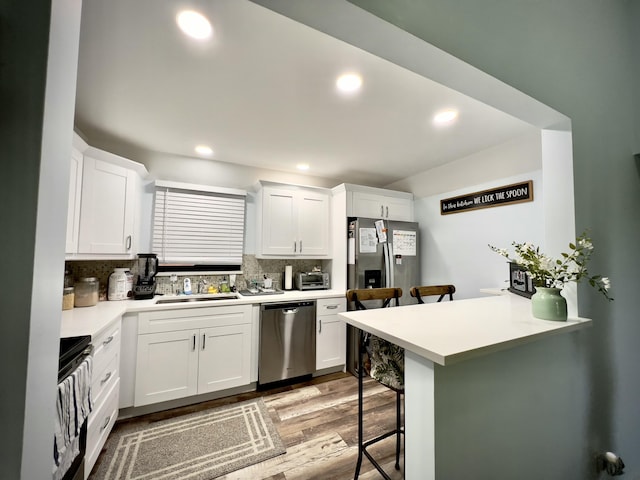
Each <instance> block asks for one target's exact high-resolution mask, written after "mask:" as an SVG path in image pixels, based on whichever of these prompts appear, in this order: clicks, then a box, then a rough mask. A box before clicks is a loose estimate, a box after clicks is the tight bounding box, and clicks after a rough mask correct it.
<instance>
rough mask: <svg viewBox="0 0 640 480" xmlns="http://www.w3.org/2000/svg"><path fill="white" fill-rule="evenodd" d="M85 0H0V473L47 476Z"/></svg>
mask: <svg viewBox="0 0 640 480" xmlns="http://www.w3.org/2000/svg"><path fill="white" fill-rule="evenodd" d="M80 7H81V0H56V1H55V2H50V0H34V1H29V2H22V1H9V2H1V3H0V46H1V47H0V48H1V55H0V58H2V61H1V62H0V105H1V106H0V112H1V113H0V121H1V122H2V124H1V126H0V159H1V161H2V177H1V178H2V188H1V189H0V192H1V193H0V199H1V200H2V208H0V225H2V230H3V233H2V236H0V249H1V250H2V252H3V254H4V255H3V258H2V269H3V275H0V305H1V306H0V309H1V310H0V311H1V315H0V325H1V326H0V352H1V353H0V361H1V362H2V363H1V365H2V367H3V386H2V395H1V396H0V398H1V399H2V400H1V403H0V405H1V409H0V412H1V415H2V416H1V418H0V424H1V425H2V429H3V435H2V448H1V449H0V452H1V453H0V478H3V479H5V478H6V479H18V478H21V479H41V478H51V471H52V467H53V430H54V428H53V427H54V411H55V391H56V389H55V387H56V383H57V381H56V373H57V361H56V359H57V356H58V347H59V337H60V320H61V317H62V311H61V304H60V291H61V289H62V277H63V273H64V253H63V252H64V243H65V225H66V216H67V214H66V211H67V205H68V184H69V173H68V172H69V159H70V158H71V132H72V128H73V111H74V103H75V102H74V99H75V82H76V66H77V58H78V55H77V53H78V38H79V33H80Z"/></svg>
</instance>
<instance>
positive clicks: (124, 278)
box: [107, 268, 133, 300]
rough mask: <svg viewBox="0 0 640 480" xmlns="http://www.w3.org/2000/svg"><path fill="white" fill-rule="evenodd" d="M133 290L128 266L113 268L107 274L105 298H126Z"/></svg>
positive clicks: (131, 276)
mask: <svg viewBox="0 0 640 480" xmlns="http://www.w3.org/2000/svg"><path fill="white" fill-rule="evenodd" d="M132 290H133V275H132V274H131V272H130V271H129V269H128V268H114V269H113V273H112V274H111V275H109V289H108V290H107V300H126V299H128V298H130V297H131V295H132Z"/></svg>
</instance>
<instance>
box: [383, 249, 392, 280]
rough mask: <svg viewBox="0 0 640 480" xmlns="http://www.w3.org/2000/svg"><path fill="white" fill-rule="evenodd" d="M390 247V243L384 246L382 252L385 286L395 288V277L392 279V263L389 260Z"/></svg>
mask: <svg viewBox="0 0 640 480" xmlns="http://www.w3.org/2000/svg"><path fill="white" fill-rule="evenodd" d="M389 247H390V245H389V244H388V243H383V244H382V251H383V252H384V286H385V288H390V287H393V277H391V270H390V268H391V262H390V259H389Z"/></svg>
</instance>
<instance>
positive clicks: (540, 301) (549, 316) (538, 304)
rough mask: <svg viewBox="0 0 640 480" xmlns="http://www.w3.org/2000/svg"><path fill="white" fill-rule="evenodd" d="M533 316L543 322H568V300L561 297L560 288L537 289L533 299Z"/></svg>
mask: <svg viewBox="0 0 640 480" xmlns="http://www.w3.org/2000/svg"><path fill="white" fill-rule="evenodd" d="M531 310H532V312H533V316H534V317H536V318H541V319H543V320H558V321H561V322H564V321H566V320H567V299H566V298H564V297H563V296H562V295H560V289H559V288H545V287H536V293H534V294H533V296H532V297H531Z"/></svg>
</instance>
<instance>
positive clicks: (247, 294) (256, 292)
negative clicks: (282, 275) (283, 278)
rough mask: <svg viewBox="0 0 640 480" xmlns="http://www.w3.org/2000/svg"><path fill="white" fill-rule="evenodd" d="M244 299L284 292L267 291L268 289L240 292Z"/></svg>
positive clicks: (252, 289)
mask: <svg viewBox="0 0 640 480" xmlns="http://www.w3.org/2000/svg"><path fill="white" fill-rule="evenodd" d="M238 293H239V294H240V295H242V296H243V297H252V296H254V295H278V294H281V293H284V292H283V291H282V290H276V289H270V288H268V289H266V288H250V289H247V290H240V291H239V292H238Z"/></svg>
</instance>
